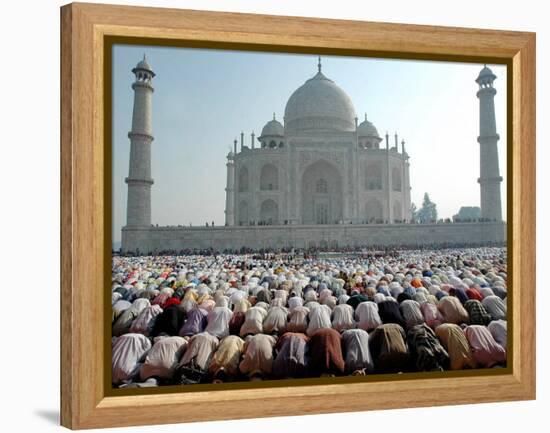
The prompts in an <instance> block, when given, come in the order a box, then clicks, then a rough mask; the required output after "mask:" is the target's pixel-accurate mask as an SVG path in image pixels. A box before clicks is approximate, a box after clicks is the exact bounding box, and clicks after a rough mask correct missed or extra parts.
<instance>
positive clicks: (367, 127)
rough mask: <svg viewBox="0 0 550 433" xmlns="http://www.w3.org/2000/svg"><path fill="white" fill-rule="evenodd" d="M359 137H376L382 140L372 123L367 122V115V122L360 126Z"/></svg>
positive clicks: (358, 129) (358, 128)
mask: <svg viewBox="0 0 550 433" xmlns="http://www.w3.org/2000/svg"><path fill="white" fill-rule="evenodd" d="M357 135H358V136H359V137H376V138H380V135H379V134H378V130H377V129H376V127H375V126H374V125H373V124H372V122H370V121H368V120H367V115H366V114H365V120H364V121H363V122H361V123H360V124H359V126H358V127H357Z"/></svg>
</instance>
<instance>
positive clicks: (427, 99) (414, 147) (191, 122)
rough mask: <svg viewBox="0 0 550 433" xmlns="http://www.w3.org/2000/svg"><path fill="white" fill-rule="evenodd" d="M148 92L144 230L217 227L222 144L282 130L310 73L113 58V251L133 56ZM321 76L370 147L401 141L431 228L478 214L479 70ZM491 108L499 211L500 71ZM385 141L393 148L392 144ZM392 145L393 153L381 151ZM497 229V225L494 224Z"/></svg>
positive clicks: (341, 70) (190, 59)
mask: <svg viewBox="0 0 550 433" xmlns="http://www.w3.org/2000/svg"><path fill="white" fill-rule="evenodd" d="M144 53H146V54H147V59H148V61H149V63H150V64H151V66H152V69H153V70H154V72H155V73H156V74H157V75H156V77H155V78H154V80H153V86H154V88H155V92H154V94H153V135H154V137H155V140H154V141H153V144H152V157H151V160H152V168H151V170H152V177H153V179H154V181H155V183H154V185H153V187H152V222H153V224H159V225H178V224H183V225H188V224H189V223H192V224H193V225H204V223H205V221H209V222H210V221H214V222H215V223H216V224H223V223H224V206H225V190H224V188H225V182H226V167H225V163H226V155H227V153H228V151H229V150H230V148H231V147H232V146H233V140H234V139H235V138H238V139H239V140H240V137H239V135H240V132H241V131H244V133H245V144H247V145H250V133H251V132H252V131H254V132H255V133H256V135H259V133H260V132H261V129H262V127H263V126H264V124H265V123H266V122H267V121H269V120H270V119H271V118H272V116H273V112H275V113H276V116H277V119H279V120H280V121H281V122H282V119H283V115H284V109H285V105H286V102H287V100H288V98H289V97H290V95H291V94H292V92H293V91H294V90H295V89H296V88H298V87H299V86H301V85H302V84H303V83H304V82H305V81H306V80H307V79H309V78H311V77H312V76H313V75H315V73H316V72H317V57H316V56H313V55H303V54H274V53H255V52H243V51H221V50H205V49H184V48H157V47H148V46H147V47H141V46H135V45H133V46H129V45H116V46H114V47H113V178H112V179H113V241H115V242H116V241H119V240H120V229H121V227H122V226H123V225H124V224H125V221H126V195H127V185H126V184H125V183H124V178H125V177H126V176H128V159H129V153H130V141H129V139H128V135H127V134H128V131H129V130H130V128H131V118H132V107H133V90H132V89H131V84H132V82H133V80H134V76H133V74H132V72H131V70H132V68H133V67H134V66H135V65H136V63H137V62H138V61H139V60H141V58H142V57H143V54H144ZM322 65H323V73H324V74H325V75H326V76H327V77H329V78H330V79H332V80H333V81H335V82H336V84H338V85H339V86H340V87H341V88H342V89H343V90H344V91H345V92H346V93H347V94H348V95H349V96H350V97H351V99H352V101H353V103H354V105H355V110H356V112H357V116H358V117H359V121H362V120H363V118H364V113H365V112H366V113H367V114H368V118H369V120H370V121H371V122H373V123H374V125H375V126H376V128H377V129H378V132H379V133H380V135H383V134H385V133H386V131H388V132H389V134H390V135H391V136H393V134H394V133H395V132H397V133H398V135H399V141H401V138H404V139H405V147H406V149H407V153H409V156H410V164H411V166H410V177H411V187H412V191H411V200H412V201H413V202H414V203H415V204H416V205H417V207H420V205H421V202H422V198H423V195H424V193H425V192H428V194H429V195H430V198H431V199H432V201H434V202H435V203H436V204H437V209H438V213H439V216H440V217H441V218H447V217H451V216H452V215H454V214H455V213H456V212H457V211H458V209H459V208H460V206H479V184H478V183H477V178H478V177H479V144H478V143H477V136H478V134H479V102H478V99H477V97H476V91H477V89H478V86H477V84H476V83H475V81H474V80H475V78H476V77H477V75H478V73H479V71H480V69H481V68H482V66H483V65H479V64H466V63H447V62H426V61H412V60H387V59H369V58H357V57H340V56H322ZM488 66H490V67H491V69H492V70H493V72H494V73H495V75H496V76H497V77H498V78H497V80H496V81H495V88H496V90H497V95H496V97H495V106H496V121H497V132H498V133H499V135H500V141H499V143H498V151H499V160H500V161H499V162H500V171H501V176H503V178H504V182H503V183H502V188H501V194H502V209H503V211H504V210H505V209H506V194H505V192H506V190H505V185H506V152H505V151H506V127H505V126H506V67H505V66H503V65H488ZM391 140H393V137H392V138H391ZM390 143H393V141H390ZM503 217H504V218H505V219H506V217H505V215H503Z"/></svg>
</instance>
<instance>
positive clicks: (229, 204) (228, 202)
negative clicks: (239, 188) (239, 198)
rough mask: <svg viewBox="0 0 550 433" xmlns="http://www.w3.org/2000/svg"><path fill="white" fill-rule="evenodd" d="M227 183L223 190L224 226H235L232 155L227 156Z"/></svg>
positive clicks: (230, 153)
mask: <svg viewBox="0 0 550 433" xmlns="http://www.w3.org/2000/svg"><path fill="white" fill-rule="evenodd" d="M226 167H227V182H226V188H225V225H226V226H234V225H235V164H234V154H233V152H229V154H228V155H227V163H226Z"/></svg>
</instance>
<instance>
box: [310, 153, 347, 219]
mask: <svg viewBox="0 0 550 433" xmlns="http://www.w3.org/2000/svg"><path fill="white" fill-rule="evenodd" d="M301 197H302V203H301V215H302V224H337V223H339V222H340V221H341V220H342V209H343V190H342V176H341V175H340V173H339V172H338V169H337V168H336V167H335V166H334V165H332V164H330V163H328V162H326V161H323V160H321V161H317V162H315V163H313V164H311V165H310V166H309V167H308V168H307V169H306V170H305V171H304V174H303V175H302V185H301Z"/></svg>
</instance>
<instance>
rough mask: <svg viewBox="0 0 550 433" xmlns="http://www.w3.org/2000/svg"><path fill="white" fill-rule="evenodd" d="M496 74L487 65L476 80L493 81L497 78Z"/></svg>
mask: <svg viewBox="0 0 550 433" xmlns="http://www.w3.org/2000/svg"><path fill="white" fill-rule="evenodd" d="M496 77H497V76H496V75H495V74H494V73H493V71H491V70H490V69H489V68H488V67H487V65H485V66H484V67H483V69H482V70H481V71H479V75H478V76H477V79H476V82H477V83H480V82H486V81H493V80H495V79H496Z"/></svg>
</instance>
